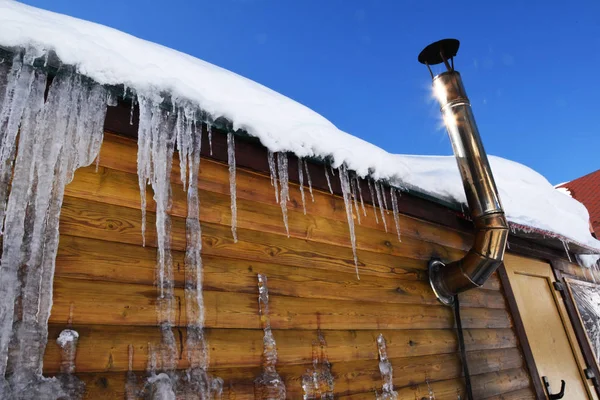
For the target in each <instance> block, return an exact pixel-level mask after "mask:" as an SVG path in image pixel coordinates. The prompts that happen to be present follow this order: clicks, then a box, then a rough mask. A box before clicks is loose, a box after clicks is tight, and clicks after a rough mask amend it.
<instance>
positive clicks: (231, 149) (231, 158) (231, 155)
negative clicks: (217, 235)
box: [227, 132, 238, 243]
mask: <svg viewBox="0 0 600 400" xmlns="http://www.w3.org/2000/svg"><path fill="white" fill-rule="evenodd" d="M227 162H228V164H229V193H230V194H231V234H232V235H233V241H234V243H237V241H238V238H237V201H236V196H237V193H236V185H235V140H234V138H233V133H231V132H228V133H227Z"/></svg>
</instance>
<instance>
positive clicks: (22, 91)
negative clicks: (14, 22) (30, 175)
mask: <svg viewBox="0 0 600 400" xmlns="http://www.w3.org/2000/svg"><path fill="white" fill-rule="evenodd" d="M3 69H7V70H8V68H3ZM6 76H7V82H6V87H5V89H4V95H3V96H2V94H1V93H0V100H2V103H0V104H1V107H0V235H2V232H3V229H2V227H3V223H4V213H5V210H6V201H7V196H8V193H9V186H10V178H11V175H12V169H13V162H14V157H15V153H16V138H17V133H18V130H19V123H20V122H21V116H22V115H23V111H24V110H25V107H26V106H27V101H28V100H29V99H30V93H31V91H32V85H33V82H34V79H35V73H34V70H33V67H32V66H31V65H27V64H26V63H25V64H24V63H23V62H22V55H21V53H17V54H16V55H15V57H14V58H13V62H12V66H11V68H10V70H9V71H7V75H6Z"/></svg>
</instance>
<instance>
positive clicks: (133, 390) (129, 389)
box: [125, 345, 138, 400]
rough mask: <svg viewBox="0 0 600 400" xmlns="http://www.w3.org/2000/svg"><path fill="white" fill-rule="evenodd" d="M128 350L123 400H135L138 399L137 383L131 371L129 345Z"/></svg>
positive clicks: (131, 363) (131, 362) (131, 354)
mask: <svg viewBox="0 0 600 400" xmlns="http://www.w3.org/2000/svg"><path fill="white" fill-rule="evenodd" d="M127 350H128V363H127V366H128V367H127V381H126V382H125V399H126V400H137V398H138V383H137V376H136V375H135V372H134V371H133V346H132V345H129V346H128V347H127Z"/></svg>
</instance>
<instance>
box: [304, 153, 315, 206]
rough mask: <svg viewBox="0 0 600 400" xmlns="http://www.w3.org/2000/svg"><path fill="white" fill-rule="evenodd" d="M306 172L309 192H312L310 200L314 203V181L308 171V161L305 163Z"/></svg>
mask: <svg viewBox="0 0 600 400" xmlns="http://www.w3.org/2000/svg"><path fill="white" fill-rule="evenodd" d="M303 164H304V172H306V178H307V180H308V191H309V192H310V198H311V199H312V202H313V203H314V202H315V196H314V195H313V188H312V179H311V178H310V172H309V171H308V163H307V162H306V161H304V163H303Z"/></svg>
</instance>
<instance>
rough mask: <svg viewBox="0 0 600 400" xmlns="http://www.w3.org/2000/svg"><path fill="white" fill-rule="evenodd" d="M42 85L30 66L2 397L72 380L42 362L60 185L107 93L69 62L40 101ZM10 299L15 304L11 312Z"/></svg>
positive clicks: (0, 340)
mask: <svg viewBox="0 0 600 400" xmlns="http://www.w3.org/2000/svg"><path fill="white" fill-rule="evenodd" d="M45 89H46V76H45V74H44V73H43V72H41V71H35V72H34V77H33V81H32V84H31V90H30V92H29V93H28V94H27V93H23V95H25V96H26V99H25V100H26V105H25V107H24V111H23V113H22V118H20V130H19V131H20V134H19V144H18V153H17V155H16V160H15V163H14V172H13V181H12V186H11V188H10V194H9V197H8V203H7V207H6V219H5V228H6V229H5V235H4V238H3V250H2V261H1V265H2V273H1V274H0V287H2V288H3V290H2V291H0V307H2V312H1V313H0V380H3V379H4V375H5V372H6V367H7V363H9V364H10V365H11V369H12V375H11V377H10V380H11V382H10V387H9V386H7V385H5V384H3V383H2V382H0V387H2V388H1V389H0V390H2V393H1V394H0V397H2V398H12V395H11V394H10V393H7V390H11V389H12V390H14V393H15V394H21V393H25V392H24V390H25V388H27V389H26V390H27V396H30V398H42V397H44V398H48V397H50V398H55V397H60V396H67V397H69V394H67V393H66V392H65V391H68V390H71V389H73V388H74V386H73V385H75V383H76V382H77V380H76V378H73V379H71V378H69V379H67V381H65V380H54V379H45V378H43V377H42V375H41V373H42V363H43V355H44V352H45V347H46V343H47V338H48V319H49V316H50V310H51V307H52V287H53V280H54V268H55V259H56V253H57V249H58V239H59V234H58V224H59V218H60V210H61V206H62V201H63V197H64V189H65V186H66V185H67V184H68V183H69V182H70V180H71V179H72V178H73V174H74V172H75V170H76V169H77V168H78V167H80V166H87V165H90V164H91V163H92V162H93V161H94V159H95V158H96V157H97V154H98V150H99V148H100V144H101V142H102V136H103V123H104V118H105V115H106V107H107V97H108V96H107V93H106V89H105V88H103V87H102V86H100V85H97V84H95V83H93V82H91V81H89V80H87V79H83V78H82V77H81V76H79V75H76V74H73V73H72V72H71V70H70V69H68V68H63V69H61V70H59V71H58V73H57V76H56V77H55V78H54V80H53V82H52V85H51V86H50V88H49V90H48V96H47V101H46V102H44V92H45ZM4 101H6V98H5V100H4ZM3 107H4V105H3ZM9 111H10V113H11V114H12V110H9ZM18 122H19V121H17V124H18ZM4 139H6V136H5V137H4V138H3V140H4ZM9 146H10V145H9ZM3 150H5V149H3ZM23 266H27V267H26V268H24V267H23ZM15 303H17V304H18V305H19V307H18V308H17V309H16V312H15V308H14V307H15ZM13 318H15V319H13ZM11 338H12V343H11ZM9 343H10V356H9V355H8V347H9ZM65 383H68V384H69V385H67V386H63V384H65ZM71 384H72V385H71ZM42 393H43V394H44V396H42Z"/></svg>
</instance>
